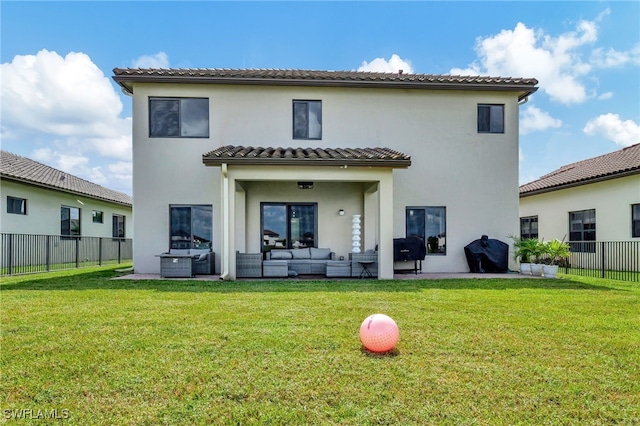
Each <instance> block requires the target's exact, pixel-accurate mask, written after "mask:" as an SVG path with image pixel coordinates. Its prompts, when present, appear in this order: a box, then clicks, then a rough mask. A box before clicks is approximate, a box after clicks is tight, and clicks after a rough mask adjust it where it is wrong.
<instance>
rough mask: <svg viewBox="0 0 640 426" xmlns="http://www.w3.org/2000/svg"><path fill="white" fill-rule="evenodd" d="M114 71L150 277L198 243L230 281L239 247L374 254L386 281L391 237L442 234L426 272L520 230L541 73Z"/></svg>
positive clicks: (142, 267) (455, 264)
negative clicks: (528, 113)
mask: <svg viewBox="0 0 640 426" xmlns="http://www.w3.org/2000/svg"><path fill="white" fill-rule="evenodd" d="M113 78H114V80H115V81H116V82H117V83H118V84H119V85H120V86H121V87H122V90H123V91H124V93H127V94H130V95H131V96H132V102H133V193H134V202H135V206H136V214H135V216H134V226H133V229H134V233H135V234H134V236H135V241H136V244H135V247H134V253H133V257H134V268H135V270H136V272H138V273H158V272H159V268H160V263H159V259H158V258H157V257H156V255H157V254H158V253H161V252H166V251H167V249H172V248H178V247H188V246H189V244H190V243H191V244H192V245H198V246H200V247H201V246H202V245H203V244H204V245H210V246H211V247H212V249H213V250H214V251H215V252H216V262H218V266H217V267H216V270H219V271H221V278H223V279H234V278H235V277H236V253H241V254H243V253H247V254H258V253H263V254H264V253H266V252H268V251H269V250H272V249H274V248H275V245H276V244H278V245H279V246H282V247H286V248H294V247H318V248H330V249H331V251H332V252H334V253H335V255H336V258H337V259H338V258H344V259H348V258H349V255H350V253H352V252H356V253H357V251H356V250H359V251H362V252H377V259H378V262H377V275H378V277H379V278H381V279H389V278H393V275H394V270H395V269H400V267H402V265H398V264H397V263H396V262H394V244H393V243H394V238H404V237H408V236H419V237H421V238H422V239H423V240H425V241H426V240H427V239H429V237H432V238H431V239H430V241H432V244H431V247H432V248H431V250H429V253H428V254H427V258H426V260H425V261H424V264H423V269H424V270H425V271H432V272H460V271H468V270H469V269H468V265H467V263H466V260H465V256H464V250H463V249H464V246H465V245H466V244H468V243H469V242H471V241H473V240H475V239H477V238H479V237H480V236H481V235H483V234H487V235H489V236H491V237H492V238H501V239H506V238H507V236H508V235H511V234H515V233H517V230H518V113H519V111H518V109H519V104H520V103H521V102H524V101H526V99H527V98H528V96H530V95H531V94H532V93H534V92H535V91H536V89H537V88H536V84H537V81H536V80H535V79H525V78H503V77H498V78H493V77H459V76H448V75H423V74H404V73H402V72H399V73H366V72H354V71H307V70H263V69H233V70H230V69H120V68H116V69H114V77H113ZM354 217H357V218H358V221H357V224H356V221H355V218H354ZM356 225H357V226H356ZM356 227H357V232H358V233H357V235H356V234H355V233H354V230H355V228H356ZM265 242H266V243H265ZM356 243H358V245H357V246H356V245H355V244H356ZM182 244H185V245H184V246H183V245H182Z"/></svg>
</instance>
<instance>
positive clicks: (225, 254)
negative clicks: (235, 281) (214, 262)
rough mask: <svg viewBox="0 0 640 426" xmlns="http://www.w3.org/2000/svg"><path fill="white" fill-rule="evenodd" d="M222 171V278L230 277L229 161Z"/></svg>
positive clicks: (224, 164) (223, 165)
mask: <svg viewBox="0 0 640 426" xmlns="http://www.w3.org/2000/svg"><path fill="white" fill-rule="evenodd" d="M221 171H222V259H223V261H222V265H221V266H222V274H221V275H220V279H221V280H228V279H229V259H230V257H229V241H230V238H231V235H230V234H231V230H230V229H229V176H228V170H227V163H223V164H222V167H221Z"/></svg>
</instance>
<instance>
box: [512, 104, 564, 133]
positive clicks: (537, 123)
mask: <svg viewBox="0 0 640 426" xmlns="http://www.w3.org/2000/svg"><path fill="white" fill-rule="evenodd" d="M560 126H562V120H559V119H557V118H553V117H551V116H550V115H549V113H548V112H546V111H542V110H541V109H540V108H537V107H535V106H529V107H527V108H526V109H524V110H523V111H521V112H520V134H522V135H526V134H527V133H530V132H535V131H541V130H546V129H549V128H558V127H560Z"/></svg>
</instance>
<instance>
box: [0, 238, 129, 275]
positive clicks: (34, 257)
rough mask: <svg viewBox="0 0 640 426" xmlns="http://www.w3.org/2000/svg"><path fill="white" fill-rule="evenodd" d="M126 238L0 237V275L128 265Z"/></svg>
mask: <svg viewBox="0 0 640 426" xmlns="http://www.w3.org/2000/svg"><path fill="white" fill-rule="evenodd" d="M132 258H133V240H132V239H130V238H103V237H67V236H60V235H33V234H0V275H18V274H30V273H37V272H49V271H59V270H63V269H73V268H82V267H87V266H100V265H110V264H121V263H125V262H126V263H128V262H131V260H132Z"/></svg>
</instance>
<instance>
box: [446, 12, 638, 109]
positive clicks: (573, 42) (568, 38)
mask: <svg viewBox="0 0 640 426" xmlns="http://www.w3.org/2000/svg"><path fill="white" fill-rule="evenodd" d="M607 14H609V10H608V9H607V10H605V11H604V12H603V13H601V14H600V15H598V17H597V18H596V19H595V20H593V21H587V20H583V21H580V22H578V23H577V25H576V28H575V30H574V31H569V32H566V33H563V34H560V35H559V36H557V37H553V36H552V35H549V34H546V33H545V32H544V31H543V30H541V29H534V28H528V27H527V26H526V25H525V24H523V23H521V22H520V23H518V24H517V25H516V26H515V28H514V29H513V30H502V31H500V33H498V34H496V35H493V36H489V37H485V38H482V37H479V38H478V39H477V40H476V47H475V50H476V53H477V54H478V60H477V61H474V62H473V63H471V64H470V65H469V66H468V67H467V68H453V69H452V70H451V71H450V73H451V74H459V75H481V74H488V75H492V76H509V77H533V78H536V79H538V81H539V86H540V89H541V90H542V91H544V92H545V93H546V94H547V95H548V96H549V97H550V98H551V99H552V100H554V101H556V102H560V103H563V104H576V103H581V102H584V101H586V100H587V99H588V98H589V93H591V92H592V91H589V90H587V88H586V87H585V83H584V82H583V80H584V79H585V77H586V76H587V75H588V74H589V73H590V72H592V70H593V68H594V66H598V67H602V66H614V65H619V64H623V63H627V62H633V61H637V57H638V56H639V54H638V51H640V48H635V49H634V50H632V51H629V52H615V51H614V50H612V49H610V50H609V51H608V52H606V53H605V52H604V50H602V49H595V50H594V51H593V54H592V55H591V61H592V62H593V64H592V63H591V62H588V61H585V60H584V59H583V57H586V56H588V49H589V48H590V46H591V45H593V44H594V43H595V42H596V41H597V39H598V25H597V24H598V22H599V21H600V20H601V19H602V17H603V16H605V15H607ZM633 52H636V53H633ZM634 55H635V56H634ZM633 58H636V59H633Z"/></svg>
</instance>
